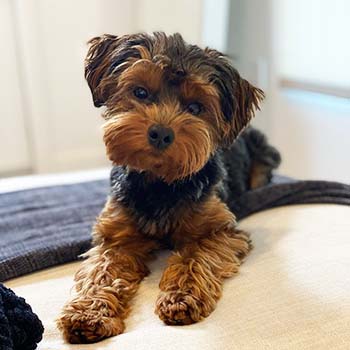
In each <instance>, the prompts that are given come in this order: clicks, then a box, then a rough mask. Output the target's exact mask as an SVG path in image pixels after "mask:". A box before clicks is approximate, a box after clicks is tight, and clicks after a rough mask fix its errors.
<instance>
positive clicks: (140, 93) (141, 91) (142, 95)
mask: <svg viewBox="0 0 350 350" xmlns="http://www.w3.org/2000/svg"><path fill="white" fill-rule="evenodd" d="M134 95H135V96H136V97H137V98H138V99H140V100H144V99H146V98H147V97H148V91H147V90H146V89H145V88H143V87H140V86H138V87H137V88H135V89H134Z"/></svg>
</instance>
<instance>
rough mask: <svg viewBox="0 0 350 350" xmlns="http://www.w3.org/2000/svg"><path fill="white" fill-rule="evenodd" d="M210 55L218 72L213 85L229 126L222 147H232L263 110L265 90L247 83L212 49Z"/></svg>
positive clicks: (208, 50) (224, 58) (208, 52)
mask: <svg viewBox="0 0 350 350" xmlns="http://www.w3.org/2000/svg"><path fill="white" fill-rule="evenodd" d="M206 52H207V54H209V56H210V57H211V58H212V59H213V66H214V67H215V70H216V73H215V74H214V77H213V79H212V82H213V83H214V84H215V85H216V86H217V89H218V91H219V95H220V104H221V111H222V114H223V117H224V120H225V122H226V123H227V127H226V126H225V131H224V135H223V138H222V146H223V147H228V146H230V145H231V144H232V143H233V141H234V140H235V139H236V137H237V136H238V135H239V133H240V132H241V131H242V130H243V129H244V128H245V127H246V126H247V125H248V123H249V122H250V120H251V119H252V118H253V116H254V114H255V111H256V110H259V109H260V102H261V101H262V100H263V99H264V97H265V96H264V92H263V91H262V90H260V89H258V88H256V87H255V86H253V85H252V84H250V83H249V82H248V81H247V80H245V79H243V78H242V77H241V76H240V75H239V73H238V71H237V70H236V69H234V68H233V67H232V65H231V64H230V62H229V61H228V59H227V58H226V57H225V56H224V55H222V54H221V53H220V52H218V51H215V50H210V49H207V50H206Z"/></svg>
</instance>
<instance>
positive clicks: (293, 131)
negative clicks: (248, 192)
mask: <svg viewBox="0 0 350 350" xmlns="http://www.w3.org/2000/svg"><path fill="white" fill-rule="evenodd" d="M349 133H350V101H349V100H346V99H344V98H339V97H332V96H322V95H319V94H314V93H309V92H302V91H296V90H295V91H293V90H282V91H281V93H280V94H279V98H278V100H276V106H275V111H274V115H273V129H272V130H271V132H270V139H271V142H273V143H274V144H275V145H276V146H277V148H278V149H279V150H280V151H281V153H282V156H283V162H282V165H281V169H280V172H281V173H283V174H286V175H290V176H293V177H296V178H303V179H319V180H321V179H323V180H334V181H342V182H345V183H349V184H350V155H349V152H350V137H349Z"/></svg>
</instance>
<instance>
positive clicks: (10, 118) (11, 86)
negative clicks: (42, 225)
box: [0, 0, 30, 174]
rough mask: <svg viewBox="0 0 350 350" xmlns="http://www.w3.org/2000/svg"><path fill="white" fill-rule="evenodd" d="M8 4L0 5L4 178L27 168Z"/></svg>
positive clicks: (0, 163) (4, 0)
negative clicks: (5, 173) (5, 175)
mask: <svg viewBox="0 0 350 350" xmlns="http://www.w3.org/2000/svg"><path fill="white" fill-rule="evenodd" d="M10 1H11V0H2V1H0V33H1V44H0V51H1V55H0V67H1V82H2V83H1V87H0V108H1V115H0V140H1V141H0V169H4V170H5V171H6V172H7V173H8V174H10V173H12V172H15V171H25V170H28V169H29V168H30V155H29V152H28V149H27V147H28V141H29V140H28V138H27V134H26V130H25V124H24V112H25V111H24V109H23V106H22V94H21V86H20V76H19V71H18V66H17V62H16V45H15V40H14V32H13V28H14V22H13V18H12V11H11V4H10Z"/></svg>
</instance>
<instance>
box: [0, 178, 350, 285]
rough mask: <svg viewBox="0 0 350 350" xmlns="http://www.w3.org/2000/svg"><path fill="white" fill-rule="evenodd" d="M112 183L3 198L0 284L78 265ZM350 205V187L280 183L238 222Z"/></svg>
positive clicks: (242, 203)
mask: <svg viewBox="0 0 350 350" xmlns="http://www.w3.org/2000/svg"><path fill="white" fill-rule="evenodd" d="M108 187H109V184H108V181H107V180H99V181H91V182H86V183H80V184H73V185H62V186H53V187H46V188H39V189H32V190H25V191H19V192H11V193H5V194H0V281H5V280H8V279H10V278H14V277H17V276H21V275H24V274H27V273H30V272H33V271H37V270H40V269H43V268H46V267H50V266H54V265H58V264H62V263H67V262H70V261H74V260H77V259H78V257H79V255H80V254H81V253H83V252H85V251H86V250H87V249H88V248H89V246H90V238H91V236H90V233H91V226H92V224H93V222H94V220H95V218H96V216H97V215H98V214H99V212H100V211H101V209H102V207H103V205H104V202H105V200H106V196H107V194H108ZM302 203H337V204H344V205H350V186H349V185H344V184H340V183H335V182H325V181H293V180H291V179H286V178H280V177H278V178H275V179H274V183H272V184H270V185H269V186H266V187H263V188H260V189H257V190H254V191H250V192H247V193H245V194H244V195H242V196H241V197H240V198H236V199H233V200H232V203H231V204H230V206H231V209H232V210H233V211H234V212H235V214H236V216H237V218H238V219H242V218H244V217H246V216H248V215H250V214H252V213H255V212H257V211H261V210H265V209H269V208H273V207H277V206H281V205H288V204H302Z"/></svg>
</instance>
